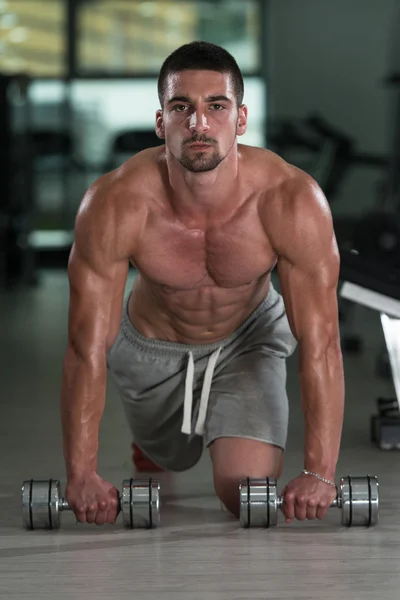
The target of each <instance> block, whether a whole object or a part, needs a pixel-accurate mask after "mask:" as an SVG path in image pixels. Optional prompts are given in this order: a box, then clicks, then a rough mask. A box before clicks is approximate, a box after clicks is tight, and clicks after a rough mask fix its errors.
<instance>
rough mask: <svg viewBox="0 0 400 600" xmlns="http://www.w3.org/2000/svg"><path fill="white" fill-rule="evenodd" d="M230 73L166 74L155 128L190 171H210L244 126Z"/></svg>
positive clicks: (240, 133) (244, 118)
mask: <svg viewBox="0 0 400 600" xmlns="http://www.w3.org/2000/svg"><path fill="white" fill-rule="evenodd" d="M246 121H247V109H246V107H245V106H241V107H239V108H238V106H237V104H236V98H235V95H234V90H233V87H232V83H231V78H230V76H229V74H224V73H218V72H216V71H195V70H187V71H182V72H180V73H176V74H174V75H170V76H169V77H168V81H167V86H166V94H165V99H164V108H163V110H162V111H161V110H159V111H157V125H156V131H157V134H158V135H159V137H161V138H163V139H165V143H166V146H167V148H168V149H169V151H170V152H171V153H172V155H173V156H174V157H175V158H176V159H177V160H178V161H179V162H180V164H181V165H182V166H183V167H185V168H186V169H187V170H188V171H191V172H193V173H200V172H205V171H211V170H213V169H215V168H216V167H217V166H218V165H219V163H220V162H221V161H222V160H223V159H224V158H225V156H226V155H227V154H228V153H229V151H230V150H231V149H232V146H233V145H234V143H235V141H236V136H237V135H242V134H243V133H245V130H246Z"/></svg>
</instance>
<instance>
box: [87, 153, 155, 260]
mask: <svg viewBox="0 0 400 600" xmlns="http://www.w3.org/2000/svg"><path fill="white" fill-rule="evenodd" d="M160 155H161V151H160V149H159V148H156V149H155V148H151V149H149V150H145V151H143V152H140V153H138V154H137V155H135V156H134V157H132V158H130V159H129V160H127V161H126V162H125V163H123V164H122V165H121V166H120V167H118V168H117V169H115V170H114V171H111V172H110V173H106V174H104V175H102V176H101V177H99V178H98V179H97V180H96V181H94V182H93V183H92V185H91V186H90V187H89V188H88V190H87V192H86V193H85V195H84V197H83V199H82V201H81V203H80V206H79V209H78V212H77V216H76V221H75V240H76V241H77V243H79V242H81V243H82V245H86V246H87V245H89V244H90V240H91V239H93V241H94V242H95V243H96V244H103V245H107V246H108V248H107V252H108V253H111V252H113V253H115V254H116V255H117V256H118V257H121V258H122V257H125V256H126V257H129V256H131V254H132V252H133V251H134V240H138V239H139V237H140V234H141V231H142V230H143V228H144V225H145V222H146V217H147V213H148V206H149V203H148V198H149V197H150V196H151V195H152V194H153V193H156V190H157V187H158V186H161V168H160V166H159V163H161V160H162V159H161V156H160Z"/></svg>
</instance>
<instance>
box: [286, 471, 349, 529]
mask: <svg viewBox="0 0 400 600" xmlns="http://www.w3.org/2000/svg"><path fill="white" fill-rule="evenodd" d="M336 496H337V490H336V489H335V488H334V487H333V486H331V485H329V483H324V482H323V481H320V480H319V479H317V478H316V477H313V476H310V475H304V474H302V475H299V476H298V477H296V478H295V479H293V480H292V481H290V482H289V483H288V484H287V486H286V487H285V488H284V490H283V492H282V498H283V504H282V512H283V514H284V515H285V517H286V523H290V522H291V521H292V520H293V519H294V518H296V519H298V520H299V521H304V519H315V518H317V519H323V518H324V517H325V516H326V513H327V512H328V509H329V507H330V505H331V504H332V502H333V501H334V499H335V498H336Z"/></svg>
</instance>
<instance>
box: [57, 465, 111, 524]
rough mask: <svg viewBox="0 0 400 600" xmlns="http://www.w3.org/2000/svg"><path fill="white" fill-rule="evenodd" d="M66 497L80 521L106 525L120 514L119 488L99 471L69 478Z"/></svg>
mask: <svg viewBox="0 0 400 600" xmlns="http://www.w3.org/2000/svg"><path fill="white" fill-rule="evenodd" d="M65 498H66V500H67V501H68V504H69V506H70V507H71V509H72V510H73V512H74V514H75V516H76V518H77V520H78V521H79V523H96V525H104V524H105V523H114V522H115V520H116V518H117V516H118V512H119V494H118V490H117V489H116V488H115V487H114V486H113V485H112V484H111V483H108V482H107V481H104V479H102V478H101V477H99V475H98V474H97V473H90V474H89V475H85V476H81V477H79V478H71V479H69V480H68V483H67V487H66V489H65Z"/></svg>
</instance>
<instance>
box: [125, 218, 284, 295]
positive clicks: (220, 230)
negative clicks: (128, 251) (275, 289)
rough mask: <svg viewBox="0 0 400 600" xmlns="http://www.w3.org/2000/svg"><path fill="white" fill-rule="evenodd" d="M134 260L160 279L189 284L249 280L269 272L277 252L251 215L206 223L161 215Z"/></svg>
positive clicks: (234, 283) (175, 285)
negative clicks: (193, 223) (186, 224)
mask: <svg viewBox="0 0 400 600" xmlns="http://www.w3.org/2000/svg"><path fill="white" fill-rule="evenodd" d="M134 262H135V265H136V267H137V268H138V270H139V271H140V272H141V273H142V274H143V275H144V276H145V277H146V278H148V279H149V280H151V281H153V282H154V283H157V284H159V285H164V286H166V287H170V288H172V289H175V290H178V289H180V290H185V289H196V288H201V287H205V286H210V285H212V286H213V285H216V286H218V287H222V288H236V287H239V286H243V285H246V284H249V283H251V282H253V281H255V280H256V279H258V278H259V277H261V276H262V275H263V274H265V273H267V272H269V271H270V270H271V269H272V268H273V267H274V265H275V262H276V257H275V253H274V251H273V249H272V248H271V245H270V243H269V241H268V239H267V236H266V234H265V231H264V230H263V228H262V226H261V223H260V222H259V220H258V219H257V218H251V217H250V216H247V217H245V218H237V219H233V220H232V221H230V222H228V223H215V224H213V225H212V226H210V227H207V228H206V229H193V228H192V229H188V228H186V227H183V226H180V225H177V224H176V223H171V222H168V221H163V220H159V221H158V222H155V223H154V225H152V226H149V227H148V229H147V230H146V232H145V234H144V235H143V237H142V243H141V244H140V248H139V250H138V252H137V255H136V256H135V260H134Z"/></svg>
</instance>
